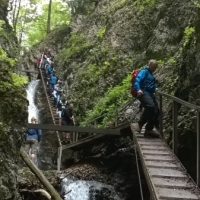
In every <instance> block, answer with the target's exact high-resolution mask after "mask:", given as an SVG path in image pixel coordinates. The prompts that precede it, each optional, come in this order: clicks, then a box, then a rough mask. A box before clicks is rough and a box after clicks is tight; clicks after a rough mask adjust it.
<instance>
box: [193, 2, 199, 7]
mask: <svg viewBox="0 0 200 200" xmlns="http://www.w3.org/2000/svg"><path fill="white" fill-rule="evenodd" d="M193 2H194V5H195V6H196V7H197V8H200V3H199V1H197V0H194V1H193Z"/></svg>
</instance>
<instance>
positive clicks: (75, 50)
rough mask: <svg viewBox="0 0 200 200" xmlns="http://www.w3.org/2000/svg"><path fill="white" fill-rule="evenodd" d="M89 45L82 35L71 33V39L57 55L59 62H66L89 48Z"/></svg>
mask: <svg viewBox="0 0 200 200" xmlns="http://www.w3.org/2000/svg"><path fill="white" fill-rule="evenodd" d="M90 45H91V44H88V43H87V42H86V37H85V35H84V34H77V33H71V37H70V39H69V41H68V43H67V45H66V48H63V49H62V51H61V52H60V53H59V55H58V59H59V60H63V61H65V60H67V59H69V58H72V57H74V56H76V55H77V54H79V53H81V52H83V51H84V50H85V49H86V48H88V47H90Z"/></svg>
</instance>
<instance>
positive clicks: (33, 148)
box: [30, 139, 38, 162]
mask: <svg viewBox="0 0 200 200" xmlns="http://www.w3.org/2000/svg"><path fill="white" fill-rule="evenodd" d="M37 144H38V141H37V140H34V139H33V140H31V156H30V157H31V159H32V161H33V162H35V157H36V153H37Z"/></svg>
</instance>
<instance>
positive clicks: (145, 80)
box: [134, 60, 160, 137]
mask: <svg viewBox="0 0 200 200" xmlns="http://www.w3.org/2000/svg"><path fill="white" fill-rule="evenodd" d="M157 67H158V63H157V61H156V60H150V61H149V63H148V65H147V66H145V67H144V68H143V69H142V70H141V71H140V72H139V73H138V75H137V76H136V79H135V82H134V88H135V90H136V91H137V97H138V99H139V101H140V102H141V104H142V106H143V108H144V111H143V113H142V115H141V117H140V120H139V122H138V131H139V132H140V131H141V129H142V127H143V126H144V124H146V126H145V134H144V136H151V137H159V134H158V133H157V132H155V131H154V130H153V128H154V127H156V128H157V127H158V125H159V124H158V121H159V120H158V118H159V114H160V110H159V107H158V103H157V101H156V97H155V94H154V93H155V91H156V88H157V85H156V82H155V78H154V76H153V72H155V70H156V69H157Z"/></svg>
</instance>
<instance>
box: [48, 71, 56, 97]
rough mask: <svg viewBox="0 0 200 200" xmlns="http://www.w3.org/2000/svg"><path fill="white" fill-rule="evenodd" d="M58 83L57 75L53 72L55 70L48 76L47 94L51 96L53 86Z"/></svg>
mask: <svg viewBox="0 0 200 200" xmlns="http://www.w3.org/2000/svg"><path fill="white" fill-rule="evenodd" d="M57 83H58V77H57V76H56V74H55V70H54V71H53V74H52V75H51V76H50V77H49V95H50V96H53V94H52V93H53V90H54V86H55V85H56V84H57Z"/></svg>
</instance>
